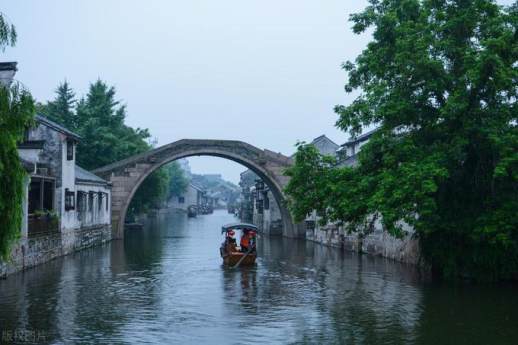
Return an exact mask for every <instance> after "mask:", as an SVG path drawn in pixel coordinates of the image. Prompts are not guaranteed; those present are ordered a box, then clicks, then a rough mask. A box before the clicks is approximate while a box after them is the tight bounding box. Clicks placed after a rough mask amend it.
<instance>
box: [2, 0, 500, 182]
mask: <svg viewBox="0 0 518 345" xmlns="http://www.w3.org/2000/svg"><path fill="white" fill-rule="evenodd" d="M509 2H510V1H509ZM366 3H367V2H366V1H364V0H360V1H350V0H325V1H324V0H282V1H278V0H275V1H272V0H232V1H227V0H221V1H214V0H189V1H186V0H183V1H173V0H147V1H128V0H117V1H116V0H88V1H79V0H45V1H41V0H25V1H20V0H11V1H2V7H1V8H0V10H1V11H2V12H3V13H4V14H5V15H6V16H7V18H8V19H9V20H10V21H11V22H12V23H14V24H15V25H16V28H17V31H18V35H19V37H18V43H17V46H16V47H15V48H8V49H7V50H6V52H5V53H4V54H3V57H2V60H4V61H18V63H19V65H18V68H19V71H18V74H17V77H16V78H17V79H18V80H19V81H21V82H22V83H23V84H25V86H26V87H28V88H29V89H30V90H31V91H32V93H33V95H34V96H35V97H36V98H37V99H38V100H39V101H46V100H48V99H51V98H53V92H54V90H55V88H56V86H57V85H58V83H60V82H61V81H63V80H65V79H66V80H68V81H69V83H70V84H71V85H72V87H73V88H74V89H75V90H76V93H77V94H78V95H83V94H84V93H85V92H86V91H87V88H88V85H89V83H90V82H92V81H95V80H96V79H98V78H101V79H102V80H104V81H106V82H107V83H108V84H110V85H114V86H115V87H116V89H117V95H118V97H119V98H120V100H121V101H122V102H124V103H125V104H127V110H128V117H127V121H126V122H127V124H129V125H130V126H133V127H143V128H149V129H150V131H151V133H152V135H153V136H154V137H156V138H157V140H158V144H159V145H163V144H167V143H170V142H172V141H175V140H178V139H182V138H205V139H237V140H243V141H246V142H248V143H250V144H253V145H255V146H257V147H259V148H268V149H270V150H273V151H277V152H282V153H284V154H291V153H293V151H294V145H295V143H296V142H297V141H298V140H304V141H311V140H312V139H313V138H315V137H317V136H319V135H321V134H326V135H328V136H329V137H330V138H331V139H332V140H334V141H336V142H337V143H338V144H341V143H343V142H344V141H345V140H346V139H347V137H348V135H346V134H345V133H343V132H340V131H339V130H337V129H336V128H335V127H334V123H335V121H336V114H334V112H333V107H334V105H336V104H347V103H348V102H350V101H351V97H350V96H347V95H346V94H345V92H344V91H343V86H344V83H345V77H346V75H345V73H344V72H343V71H342V70H341V68H340V65H341V63H342V62H344V61H346V60H348V59H354V57H355V56H357V55H358V54H359V53H360V52H361V50H362V49H363V48H364V47H365V44H366V42H367V41H368V39H369V37H368V35H364V36H357V35H354V34H353V33H352V32H351V29H350V28H351V23H350V22H348V17H349V14H351V13H355V12H358V11H360V10H361V9H362V8H363V7H364V6H365V5H366ZM191 167H192V170H193V172H196V173H204V172H207V173H216V172H220V173H222V174H223V176H224V177H226V178H227V179H230V180H231V181H233V182H237V181H238V180H239V173H240V172H241V171H243V170H244V169H243V167H241V166H239V165H237V164H234V163H232V162H230V161H228V160H224V159H218V158H198V159H192V160H191Z"/></svg>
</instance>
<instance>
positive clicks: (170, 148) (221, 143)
mask: <svg viewBox="0 0 518 345" xmlns="http://www.w3.org/2000/svg"><path fill="white" fill-rule="evenodd" d="M189 156H216V157H222V158H227V159H230V160H232V161H235V162H237V163H240V164H242V165H244V166H246V167H247V168H249V169H250V170H252V171H254V172H255V173H256V174H257V175H258V176H259V177H261V178H262V179H263V181H264V182H265V183H266V185H268V187H269V188H270V190H271V191H272V193H273V195H274V197H275V198H276V200H277V202H278V204H279V208H280V211H281V215H282V220H283V235H284V236H287V237H301V236H303V235H304V234H303V231H304V228H303V227H302V226H301V225H296V224H294V223H293V220H292V217H291V215H290V212H289V211H288V209H287V207H286V202H285V197H284V192H283V189H284V187H285V186H286V183H287V182H288V179H289V178H288V177H286V176H284V175H283V171H284V169H285V168H286V167H288V166H290V164H291V163H292V162H291V159H290V158H289V157H286V156H284V155H282V154H280V153H275V152H273V151H269V150H261V149H258V148H257V147H255V146H252V145H250V144H247V143H245V142H242V141H234V140H196V139H183V140H179V141H175V142H173V143H171V144H168V145H164V146H161V147H158V148H156V149H153V150H150V151H147V152H144V153H142V154H138V155H135V156H132V157H129V158H127V159H124V160H121V161H119V162H115V163H113V164H110V165H107V166H104V167H101V168H99V169H96V170H95V171H94V173H95V174H97V175H99V176H101V177H102V178H104V179H106V180H107V181H110V182H111V183H112V202H111V205H112V208H111V209H112V229H113V230H112V231H113V233H114V237H115V238H122V237H123V234H124V218H125V217H126V212H127V210H128V206H129V204H130V201H131V199H132V197H133V195H134V194H135V192H136V191H137V189H138V187H139V186H140V184H141V183H142V182H143V181H144V180H145V179H146V177H147V176H148V175H149V174H151V173H152V172H153V171H155V170H156V169H158V168H159V167H161V166H162V165H164V164H167V163H169V162H171V161H174V160H176V159H180V158H185V157H189Z"/></svg>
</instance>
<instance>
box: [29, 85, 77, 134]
mask: <svg viewBox="0 0 518 345" xmlns="http://www.w3.org/2000/svg"><path fill="white" fill-rule="evenodd" d="M75 104H76V99H75V93H74V91H73V90H72V89H71V88H70V85H69V84H68V82H67V81H66V80H65V81H64V82H63V83H61V84H59V86H58V87H57V89H56V98H55V99H54V100H53V101H50V102H48V103H47V104H46V105H43V106H39V107H38V108H39V109H38V111H39V112H41V113H42V114H43V115H45V116H46V117H48V118H49V119H50V120H52V121H54V122H57V123H59V124H61V125H63V126H64V127H66V128H68V129H70V130H72V131H75V130H77V123H76V122H77V120H76V114H75Z"/></svg>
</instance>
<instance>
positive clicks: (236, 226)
mask: <svg viewBox="0 0 518 345" xmlns="http://www.w3.org/2000/svg"><path fill="white" fill-rule="evenodd" d="M235 231H241V236H245V235H248V236H252V237H251V238H253V240H252V245H251V246H250V248H249V250H248V251H246V252H243V251H241V248H239V247H238V246H237V243H236V239H235V238H234V237H233V236H234V233H235ZM257 232H258V228H257V227H256V226H255V225H253V224H246V223H231V224H227V225H224V226H223V227H222V228H221V233H222V234H225V241H223V243H222V244H221V247H220V249H219V252H220V255H221V258H222V259H223V263H224V264H225V265H227V266H230V267H236V266H238V265H240V266H241V265H245V266H250V265H253V264H255V259H256V258H257V251H256V241H255V234H256V233H257Z"/></svg>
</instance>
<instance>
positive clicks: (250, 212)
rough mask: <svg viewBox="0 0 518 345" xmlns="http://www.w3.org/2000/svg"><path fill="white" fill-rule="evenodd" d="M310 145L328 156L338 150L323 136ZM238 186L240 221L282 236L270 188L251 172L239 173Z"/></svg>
mask: <svg viewBox="0 0 518 345" xmlns="http://www.w3.org/2000/svg"><path fill="white" fill-rule="evenodd" d="M310 144H312V145H314V146H315V147H316V149H317V150H318V152H320V153H321V154H324V155H330V156H335V155H336V152H337V150H338V149H339V148H340V146H339V145H338V144H336V143H335V142H334V141H332V140H331V139H329V138H328V137H327V136H325V135H321V136H319V137H317V138H315V139H313V140H312V141H311V143H310ZM293 156H294V155H292V157H293ZM239 185H240V186H241V203H240V218H241V220H242V221H244V222H252V223H254V224H255V225H257V226H258V227H259V228H260V229H261V230H263V231H264V232H265V233H267V234H270V235H282V218H281V212H280V208H279V205H278V203H277V200H275V197H274V195H273V193H272V191H271V190H270V188H269V187H268V186H267V185H266V184H265V183H264V182H263V181H262V180H261V179H260V178H259V176H257V175H256V174H255V173H254V172H253V171H251V170H246V171H244V172H243V173H241V176H240V182H239Z"/></svg>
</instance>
